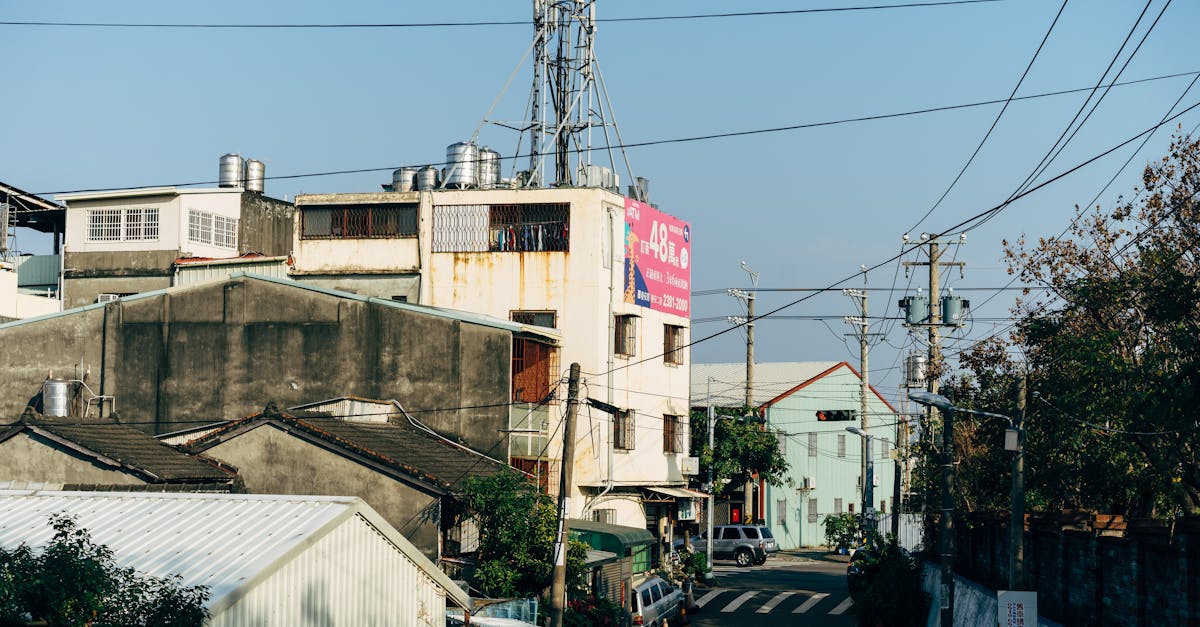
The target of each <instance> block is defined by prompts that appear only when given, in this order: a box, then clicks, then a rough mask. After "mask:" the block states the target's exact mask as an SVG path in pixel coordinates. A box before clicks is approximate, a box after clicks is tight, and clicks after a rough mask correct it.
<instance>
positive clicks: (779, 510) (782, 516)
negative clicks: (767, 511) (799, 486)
mask: <svg viewBox="0 0 1200 627" xmlns="http://www.w3.org/2000/svg"><path fill="white" fill-rule="evenodd" d="M775 524H776V525H779V526H786V525H787V501H785V500H783V499H776V500H775Z"/></svg>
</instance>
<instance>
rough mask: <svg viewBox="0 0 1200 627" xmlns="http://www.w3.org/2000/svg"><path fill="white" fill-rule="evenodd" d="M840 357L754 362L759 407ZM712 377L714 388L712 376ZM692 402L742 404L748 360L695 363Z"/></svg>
mask: <svg viewBox="0 0 1200 627" xmlns="http://www.w3.org/2000/svg"><path fill="white" fill-rule="evenodd" d="M840 363H842V362H840V361H793V362H768V363H761V364H760V363H756V364H754V390H753V392H752V398H753V400H754V406H755V407H759V406H761V405H763V404H764V403H766V402H768V401H771V400H773V399H774V398H775V397H777V396H779V395H780V394H783V393H784V392H787V391H788V390H790V389H792V388H794V387H796V386H797V385H800V384H801V383H804V382H805V381H808V380H809V379H812V378H813V377H815V376H817V375H819V374H821V373H822V372H825V371H826V370H829V369H830V368H832V367H834V366H836V365H838V364H840ZM710 379H711V388H710V381H709V380H710ZM691 381H692V386H691V397H692V406H693V407H699V406H702V405H707V404H708V403H709V400H708V399H709V396H708V395H709V390H710V389H711V391H712V401H711V402H712V404H713V405H715V406H717V407H740V406H741V405H743V404H744V403H745V401H746V391H745V390H746V362H744V361H743V362H734V363H720V364H695V363H694V364H692V368H691Z"/></svg>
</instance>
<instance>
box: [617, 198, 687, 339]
mask: <svg viewBox="0 0 1200 627" xmlns="http://www.w3.org/2000/svg"><path fill="white" fill-rule="evenodd" d="M691 248H692V229H691V227H690V226H689V225H688V223H687V222H684V221H683V220H680V219H678V218H676V217H674V216H670V215H667V214H665V213H663V212H661V211H659V210H658V209H655V208H654V207H651V206H650V205H647V204H645V203H642V202H638V201H636V200H633V199H630V198H626V199H625V302H627V303H634V304H636V305H641V306H642V307H649V308H650V309H653V310H655V311H662V312H666V313H670V314H675V315H677V316H682V317H684V318H686V317H688V316H689V314H690V313H691V310H692V308H691V303H692V266H691V252H692V250H691Z"/></svg>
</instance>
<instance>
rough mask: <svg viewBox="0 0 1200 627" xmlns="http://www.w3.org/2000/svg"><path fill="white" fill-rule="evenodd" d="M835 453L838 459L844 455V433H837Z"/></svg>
mask: <svg viewBox="0 0 1200 627" xmlns="http://www.w3.org/2000/svg"><path fill="white" fill-rule="evenodd" d="M837 455H838V459H842V458H844V457H846V436H845V435H844V434H840V433H839V434H838V451H837Z"/></svg>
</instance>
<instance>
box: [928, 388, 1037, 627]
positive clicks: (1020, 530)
mask: <svg viewBox="0 0 1200 627" xmlns="http://www.w3.org/2000/svg"><path fill="white" fill-rule="evenodd" d="M908 398H910V399H912V400H913V401H916V402H917V403H920V404H921V405H928V406H932V407H936V408H938V409H940V410H942V412H944V414H945V416H946V427H945V429H946V433H945V441H944V445H943V447H942V448H943V449H944V450H943V451H942V520H941V524H940V525H939V527H940V528H941V533H942V599H943V601H944V605H943V612H942V625H944V626H948V625H951V624H953V621H954V537H953V533H954V520H953V517H954V494H953V490H952V487H953V485H954V446H953V445H954V440H953V434H954V431H953V428H954V422H953V420H952V419H951V417H952V416H953V415H954V414H956V413H958V414H970V415H974V416H986V417H989V418H1000V419H1002V420H1004V421H1005V422H1007V423H1008V429H1007V430H1006V432H1005V437H1004V449H1005V450H1008V451H1013V452H1015V453H1016V456H1015V457H1014V459H1013V476H1012V506H1011V515H1012V521H1011V522H1010V525H1011V528H1010V533H1011V542H1010V543H1011V545H1012V546H1011V556H1010V563H1009V578H1008V582H1009V589H1012V590H1015V589H1019V588H1020V587H1022V586H1021V584H1022V581H1021V579H1022V578H1021V577H1020V576H1019V572H1020V570H1021V568H1022V564H1021V559H1022V557H1023V554H1024V542H1025V534H1024V531H1025V477H1024V460H1023V456H1024V450H1023V444H1024V443H1023V440H1024V438H1023V437H1022V435H1023V434H1022V430H1021V427H1022V425H1020V424H1018V423H1017V422H1016V421H1014V420H1013V419H1012V418H1011V417H1010V416H1006V415H1004V414H994V413H992V412H986V411H979V410H975V409H967V408H965V407H958V406H957V405H955V404H954V403H952V402H950V399H948V398H946V397H945V396H942V395H941V394H934V393H932V392H926V391H925V390H914V391H912V392H909V393H908ZM1020 403H1021V408H1022V411H1023V407H1024V386H1023V385H1022V395H1021V400H1020Z"/></svg>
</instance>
